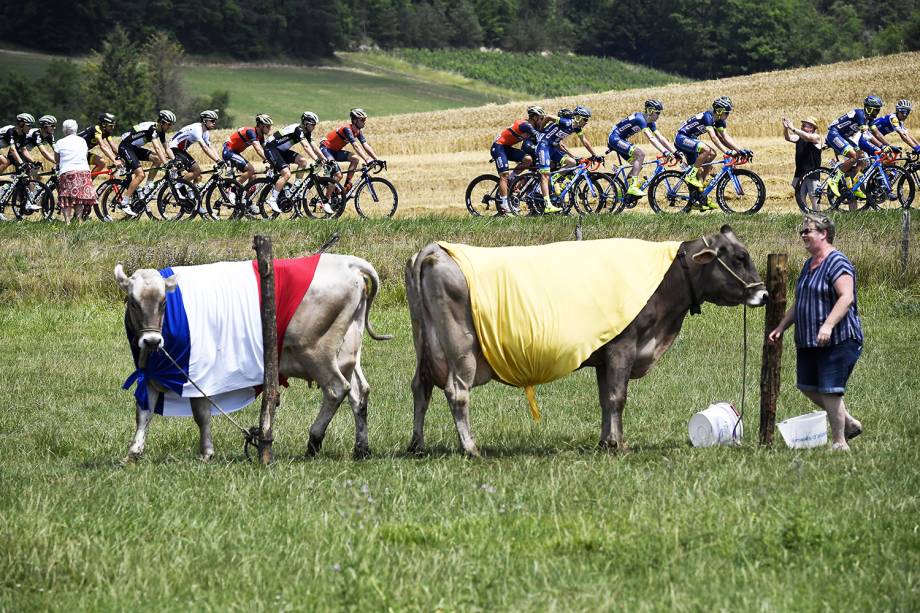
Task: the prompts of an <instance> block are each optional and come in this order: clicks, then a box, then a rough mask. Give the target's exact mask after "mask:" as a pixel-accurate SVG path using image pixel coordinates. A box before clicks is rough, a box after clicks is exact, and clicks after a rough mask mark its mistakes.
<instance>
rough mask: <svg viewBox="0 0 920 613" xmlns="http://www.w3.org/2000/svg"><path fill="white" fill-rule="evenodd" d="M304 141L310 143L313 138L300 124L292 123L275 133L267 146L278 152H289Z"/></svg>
mask: <svg viewBox="0 0 920 613" xmlns="http://www.w3.org/2000/svg"><path fill="white" fill-rule="evenodd" d="M302 140H305V141H307V142H308V143H310V142H313V137H312V136H311V135H310V133H309V132H307V131H306V130H304V129H303V126H301V125H300V124H299V123H292V124H291V125H289V126H285V127H283V128H281V129H280V130H278V131H277V132H275V133H274V135H272V139H271V140H270V141H268V143H266V146H267V147H271V148H273V149H277V150H278V151H287V150H288V149H290V148H291V147H293V146H294V145H296V144H297V143H299V142H300V141H302Z"/></svg>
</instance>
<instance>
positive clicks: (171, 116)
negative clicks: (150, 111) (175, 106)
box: [157, 109, 176, 123]
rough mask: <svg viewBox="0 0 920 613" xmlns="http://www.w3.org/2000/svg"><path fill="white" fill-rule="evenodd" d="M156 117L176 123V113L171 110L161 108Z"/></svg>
mask: <svg viewBox="0 0 920 613" xmlns="http://www.w3.org/2000/svg"><path fill="white" fill-rule="evenodd" d="M157 119H159V120H160V121H165V122H167V123H176V114H175V113H173V112H172V111H168V110H166V109H163V110H162V111H160V114H159V115H158V116H157Z"/></svg>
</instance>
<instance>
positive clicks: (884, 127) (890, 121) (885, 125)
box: [872, 113, 901, 135]
mask: <svg viewBox="0 0 920 613" xmlns="http://www.w3.org/2000/svg"><path fill="white" fill-rule="evenodd" d="M872 125H873V126H875V128H876V129H877V130H878V131H879V132H881V133H882V134H883V135H885V134H891V133H892V132H894V131H895V130H898V131H899V132H900V130H901V122H900V121H898V114H897V113H891V114H889V115H883V116H881V117H879V118H877V119H876V120H875V121H873V122H872Z"/></svg>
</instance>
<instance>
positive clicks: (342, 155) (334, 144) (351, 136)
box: [319, 108, 382, 197]
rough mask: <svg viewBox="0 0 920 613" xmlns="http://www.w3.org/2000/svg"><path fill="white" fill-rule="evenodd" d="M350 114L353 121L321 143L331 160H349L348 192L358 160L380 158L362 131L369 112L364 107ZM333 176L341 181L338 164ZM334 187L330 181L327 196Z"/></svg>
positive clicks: (352, 110) (323, 151) (328, 135)
mask: <svg viewBox="0 0 920 613" xmlns="http://www.w3.org/2000/svg"><path fill="white" fill-rule="evenodd" d="M348 115H349V117H350V118H351V123H348V124H345V125H344V126H342V127H340V128H338V129H336V130H333V131H332V132H330V133H329V134H327V135H326V138H324V139H323V140H322V141H321V142H320V144H319V149H320V151H322V153H323V156H325V158H326V159H327V160H329V161H330V162H333V161H335V162H345V161H347V162H348V173H347V174H346V175H345V185H343V186H342V187H343V188H344V189H345V192H346V193H347V192H348V190H350V189H351V180H352V178H354V175H355V169H356V168H357V167H358V162H364V163H365V164H370V163H371V162H372V161H374V160H379V159H380V158H378V157H377V154H376V153H375V152H374V149H373V148H372V147H371V144H370V143H369V142H367V139H366V138H364V134H363V133H362V132H361V130H363V129H364V126H365V124H367V113H366V112H365V111H364V109H357V108H355V109H351V111H349V113H348ZM345 145H351V147H352V149H354V151H353V152H351V153H349V152H348V151H345V150H344V149H345ZM381 161H382V160H381ZM332 178H333V179H334V180H335V181H339V180H340V179H341V178H342V172H341V169H339V168H338V166H337V165H336V169H335V172H334V174H333V175H332ZM332 189H333V187H332V183H330V184H329V191H328V193H327V194H326V195H327V197H331V196H332Z"/></svg>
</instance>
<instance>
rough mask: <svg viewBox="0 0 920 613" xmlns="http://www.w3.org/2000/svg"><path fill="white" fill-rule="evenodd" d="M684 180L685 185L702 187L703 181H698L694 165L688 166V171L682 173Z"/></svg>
mask: <svg viewBox="0 0 920 613" xmlns="http://www.w3.org/2000/svg"><path fill="white" fill-rule="evenodd" d="M684 181H686V182H687V185H692V186H693V187H696V188H698V189H703V182H702V181H700V180H699V179H698V178H697V176H696V166H693V167H692V168H690V172H688V173H687V174H685V175H684Z"/></svg>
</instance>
